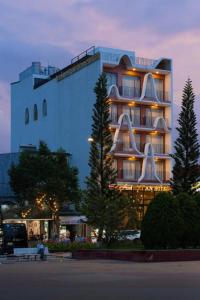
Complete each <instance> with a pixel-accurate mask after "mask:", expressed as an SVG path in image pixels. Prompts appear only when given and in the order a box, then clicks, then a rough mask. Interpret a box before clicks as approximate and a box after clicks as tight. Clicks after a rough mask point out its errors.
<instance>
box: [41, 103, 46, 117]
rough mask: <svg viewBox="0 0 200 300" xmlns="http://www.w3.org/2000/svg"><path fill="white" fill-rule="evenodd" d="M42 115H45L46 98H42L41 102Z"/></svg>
mask: <svg viewBox="0 0 200 300" xmlns="http://www.w3.org/2000/svg"><path fill="white" fill-rule="evenodd" d="M42 115H43V117H46V116H47V100H46V99H44V100H43V103H42Z"/></svg>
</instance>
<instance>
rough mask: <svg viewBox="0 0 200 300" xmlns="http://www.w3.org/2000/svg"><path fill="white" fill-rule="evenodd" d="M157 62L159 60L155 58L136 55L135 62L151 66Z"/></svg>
mask: <svg viewBox="0 0 200 300" xmlns="http://www.w3.org/2000/svg"><path fill="white" fill-rule="evenodd" d="M156 62H157V60H155V59H150V58H145V57H136V58H135V64H136V65H140V66H144V67H150V66H152V67H153V65H154V64H155V63H156Z"/></svg>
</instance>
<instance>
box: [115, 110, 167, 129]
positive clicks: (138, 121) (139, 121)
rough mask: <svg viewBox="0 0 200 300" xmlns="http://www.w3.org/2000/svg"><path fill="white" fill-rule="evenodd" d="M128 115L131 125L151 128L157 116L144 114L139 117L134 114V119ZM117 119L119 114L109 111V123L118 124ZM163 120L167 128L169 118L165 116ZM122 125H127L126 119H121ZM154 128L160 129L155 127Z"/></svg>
mask: <svg viewBox="0 0 200 300" xmlns="http://www.w3.org/2000/svg"><path fill="white" fill-rule="evenodd" d="M129 117H130V120H131V125H132V126H133V127H145V128H153V125H154V122H155V120H156V118H158V117H159V116H156V117H149V116H144V117H143V118H140V116H135V117H134V119H133V118H132V117H131V116H129ZM118 119H119V116H118V115H117V114H115V113H111V123H112V124H113V125H117V124H118ZM165 122H166V125H167V127H168V128H170V126H169V120H168V119H166V118H165ZM122 125H125V126H127V120H126V119H123V122H122ZM156 129H158V130H159V129H162V128H159V127H157V128H156Z"/></svg>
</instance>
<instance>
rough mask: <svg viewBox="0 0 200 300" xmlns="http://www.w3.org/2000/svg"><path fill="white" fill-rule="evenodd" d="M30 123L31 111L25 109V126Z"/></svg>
mask: <svg viewBox="0 0 200 300" xmlns="http://www.w3.org/2000/svg"><path fill="white" fill-rule="evenodd" d="M28 123H29V110H28V108H26V109H25V125H26V124H28Z"/></svg>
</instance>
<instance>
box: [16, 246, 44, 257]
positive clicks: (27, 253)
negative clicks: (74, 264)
mask: <svg viewBox="0 0 200 300" xmlns="http://www.w3.org/2000/svg"><path fill="white" fill-rule="evenodd" d="M48 254H49V250H48V247H45V249H44V255H48ZM14 256H16V257H17V258H19V259H20V258H22V259H29V260H32V259H34V260H37V258H40V254H39V253H38V249H37V248H14Z"/></svg>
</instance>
